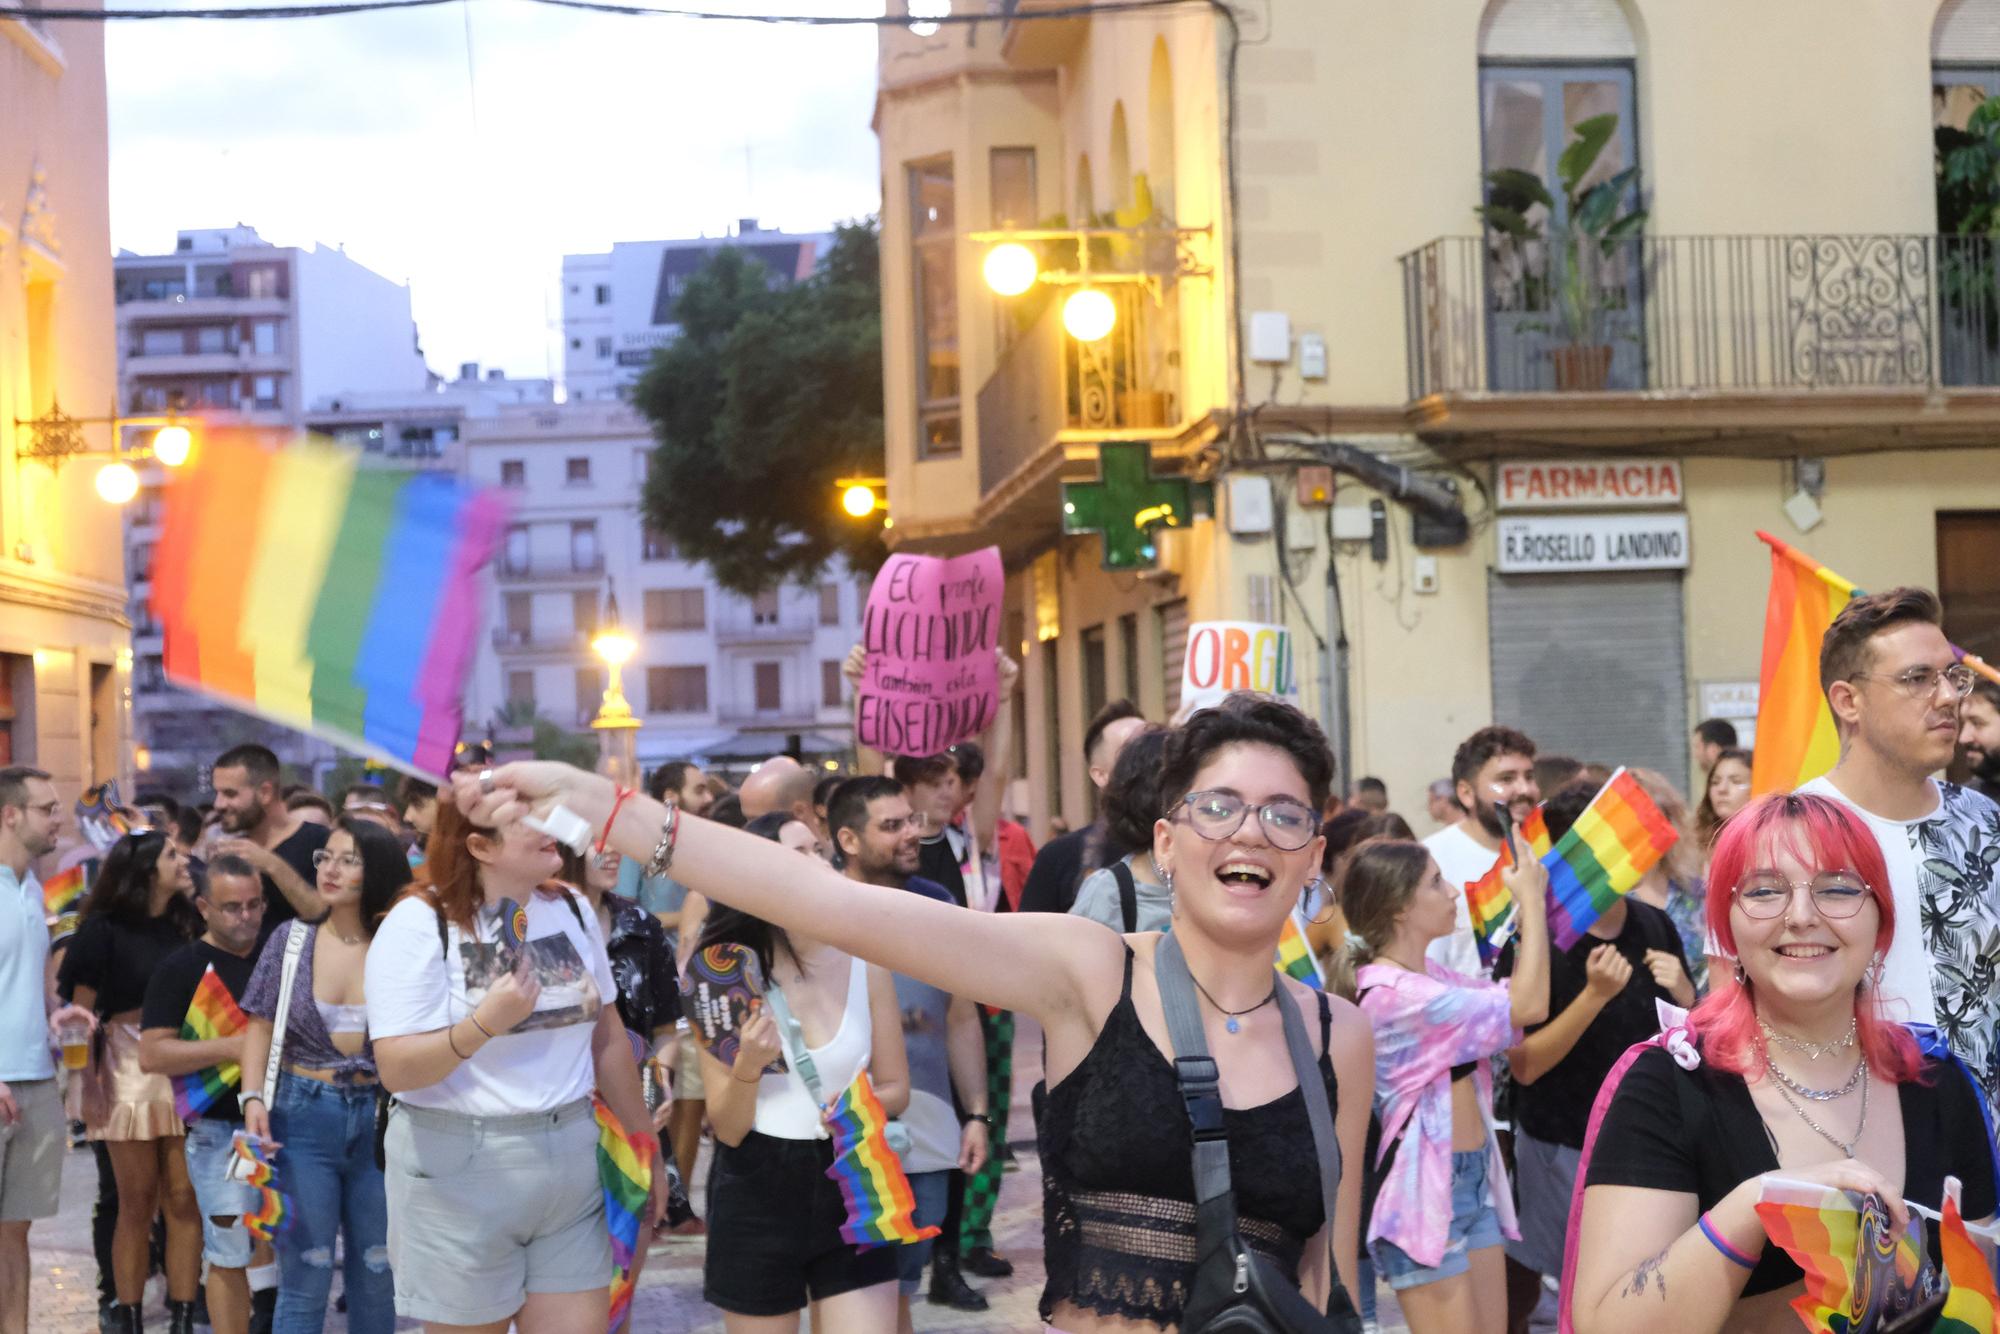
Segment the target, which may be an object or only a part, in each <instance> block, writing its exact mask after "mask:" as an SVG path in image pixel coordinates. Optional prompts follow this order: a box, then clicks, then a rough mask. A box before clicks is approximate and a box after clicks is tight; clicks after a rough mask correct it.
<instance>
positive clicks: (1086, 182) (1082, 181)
mask: <svg viewBox="0 0 2000 1334" xmlns="http://www.w3.org/2000/svg"><path fill="white" fill-rule="evenodd" d="M1074 205H1075V208H1074V211H1073V212H1072V214H1071V216H1070V225H1071V226H1073V227H1088V226H1090V220H1091V219H1092V218H1094V217H1096V216H1097V190H1096V187H1095V186H1093V185H1092V184H1091V180H1090V154H1088V153H1078V154H1077V155H1076V198H1075V200H1074Z"/></svg>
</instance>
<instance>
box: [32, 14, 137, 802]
mask: <svg viewBox="0 0 2000 1334" xmlns="http://www.w3.org/2000/svg"><path fill="white" fill-rule="evenodd" d="M105 117H106V112H105V87H104V38H103V32H102V29H101V28H100V27H99V26H98V25H95V24H88V23H65V24H53V23H48V24H45V23H42V22H40V21H39V20H22V19H0V763H21V764H33V765H35V766H37V767H39V768H43V769H46V770H48V771H49V772H50V773H51V774H53V775H54V776H55V779H56V781H57V784H58V786H59V788H60V789H61V790H62V791H63V792H64V794H65V796H68V795H73V794H74V793H75V792H76V791H77V790H78V789H79V788H81V787H84V786H89V785H93V784H96V783H101V782H104V781H105V780H107V779H113V778H119V777H121V776H128V775H129V773H130V771H131V759H132V757H131V754H130V742H129V737H130V726H129V720H130V712H131V702H130V701H131V689H130V678H131V648H130V645H131V638H130V623H129V619H128V617H127V614H126V583H125V556H124V544H123V539H122V535H121V518H120V513H119V509H118V507H117V506H115V505H111V504H107V503H106V502H105V501H104V500H102V499H100V498H99V497H98V495H97V492H96V489H95V486H94V481H95V475H96V472H97V470H98V468H99V467H101V466H102V465H103V464H104V463H105V461H106V460H105V458H104V457H103V456H102V455H101V454H100V455H99V456H98V457H91V456H89V455H84V456H76V457H70V458H68V459H67V460H66V461H63V462H61V463H59V464H56V463H54V462H53V461H52V460H47V459H44V458H42V457H39V455H40V454H41V453H42V452H43V451H45V450H46V449H47V448H48V447H49V446H50V445H51V444H52V443H53V442H54V441H56V440H57V439H59V438H60V436H61V435H62V434H63V433H61V432H55V433H52V432H50V431H48V430H47V429H46V421H45V426H44V429H42V430H38V429H37V428H36V427H35V426H34V425H32V424H31V423H34V422H35V421H36V420H37V419H47V418H48V417H49V414H51V413H52V412H53V411H54V410H55V409H56V408H58V407H60V408H61V410H62V412H63V413H64V414H66V415H67V416H68V417H70V418H76V419H88V418H100V419H102V418H108V417H109V416H110V415H111V414H112V412H113V410H114V398H115V392H116V374H115V360H116V358H115V354H114V341H113V325H112V301H111V295H112V292H111V236H110V206H109V184H108V178H109V154H108V149H107V139H106V120H105ZM111 429H112V428H111V426H110V424H109V422H108V421H98V422H89V421H85V422H82V423H81V424H78V425H76V426H75V427H74V430H75V431H76V432H80V433H81V443H82V444H83V445H85V446H86V447H87V448H89V449H91V450H94V451H108V450H109V449H110V447H111V440H112V437H111ZM69 438H70V439H71V440H72V441H74V440H76V439H77V437H76V436H74V435H71V436H70V437H69ZM126 795H127V796H128V797H129V796H130V791H129V783H128V784H127V793H126Z"/></svg>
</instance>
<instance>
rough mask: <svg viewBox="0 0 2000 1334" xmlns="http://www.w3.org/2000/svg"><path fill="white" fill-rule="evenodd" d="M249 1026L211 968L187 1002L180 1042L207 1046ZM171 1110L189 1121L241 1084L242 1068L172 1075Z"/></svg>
mask: <svg viewBox="0 0 2000 1334" xmlns="http://www.w3.org/2000/svg"><path fill="white" fill-rule="evenodd" d="M248 1023H249V1021H248V1020H247V1019H245V1018H244V1016H243V1010H242V1007H241V1006H239V1005H237V1003H236V998H235V997H234V996H232V995H230V994H229V988H228V987H227V986H225V985H223V982H222V976H221V974H219V973H217V972H216V971H215V965H214V964H210V965H209V966H208V971H207V972H205V973H203V974H202V975H201V981H200V982H199V983H197V984H196V986H195V989H194V999H193V1000H191V1001H189V1002H188V1011H187V1017H186V1018H185V1019H183V1020H181V1034H180V1035H181V1039H182V1040H183V1041H185V1042H206V1041H208V1040H209V1039H210V1038H226V1037H233V1036H235V1035H236V1034H238V1033H241V1032H242V1031H243V1029H244V1027H245V1026H246V1025H247V1024H248ZM171 1082H172V1083H173V1086H174V1110H175V1111H176V1112H178V1113H179V1114H180V1118H181V1120H183V1121H192V1120H194V1119H195V1118H196V1117H197V1116H200V1115H201V1114H202V1113H203V1112H206V1111H207V1110H208V1109H209V1108H211V1107H213V1106H214V1105H215V1102H216V1099H218V1098H221V1097H223V1096H224V1095H225V1094H227V1093H228V1092H229V1090H231V1089H233V1088H235V1087H236V1086H237V1085H239V1084H241V1083H242V1082H243V1067H242V1066H240V1065H238V1064H237V1063H236V1062H234V1061H224V1062H223V1063H222V1064H221V1065H211V1066H209V1067H207V1068H206V1069H202V1070H197V1071H195V1072H194V1073H193V1074H189V1075H175V1076H174V1077H173V1079H172V1081H171Z"/></svg>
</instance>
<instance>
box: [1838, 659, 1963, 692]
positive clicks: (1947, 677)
mask: <svg viewBox="0 0 2000 1334" xmlns="http://www.w3.org/2000/svg"><path fill="white" fill-rule="evenodd" d="M1854 677H1855V679H1857V680H1867V681H1887V682H1888V683H1889V684H1890V685H1892V686H1894V687H1896V689H1898V690H1900V691H1902V692H1903V693H1904V694H1905V695H1907V696H1909V697H1910V698H1911V699H1929V698H1931V697H1932V696H1933V695H1935V694H1937V688H1938V682H1940V681H1942V682H1943V683H1944V686H1945V691H1946V693H1948V694H1949V695H1950V696H1951V698H1953V699H1964V698H1965V697H1966V696H1967V695H1969V694H1971V693H1972V685H1973V682H1975V681H1977V680H1978V679H1979V678H1978V677H1977V676H1976V675H1975V674H1974V673H1973V670H1972V669H1971V668H1970V667H1968V666H1966V665H1965V664H1964V663H1962V662H1954V663H1953V664H1952V665H1951V666H1949V667H1912V668H1910V670H1909V671H1907V672H1903V673H1901V674H1900V675H1897V676H1887V675H1884V674H1883V673H1881V672H1856V673H1855V674H1854Z"/></svg>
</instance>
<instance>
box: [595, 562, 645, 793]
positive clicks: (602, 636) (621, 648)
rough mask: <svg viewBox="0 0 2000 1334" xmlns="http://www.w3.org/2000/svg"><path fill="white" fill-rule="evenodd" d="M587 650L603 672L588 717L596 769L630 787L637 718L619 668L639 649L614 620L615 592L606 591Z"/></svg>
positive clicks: (634, 774) (634, 764)
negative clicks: (593, 734) (593, 708)
mask: <svg viewBox="0 0 2000 1334" xmlns="http://www.w3.org/2000/svg"><path fill="white" fill-rule="evenodd" d="M590 648H591V651H592V652H593V653H595V654H597V656H598V657H600V658H602V659H603V660H604V665H605V667H606V668H607V675H606V678H605V685H604V698H603V699H601V700H600V701H598V705H597V716H596V717H595V718H592V719H591V720H590V727H591V730H592V731H594V732H596V733H597V747H598V768H599V769H600V770H601V771H602V772H604V773H605V774H606V775H608V776H609V777H611V778H612V779H614V780H616V781H617V782H619V783H621V784H624V785H626V786H630V785H631V784H632V783H634V782H636V781H637V779H638V754H637V742H638V738H637V737H636V736H634V735H633V734H634V733H635V732H637V731H638V730H639V720H638V719H637V718H635V717H633V716H632V705H631V702H630V701H628V700H627V699H626V698H625V681H624V676H623V668H624V666H625V664H626V663H628V662H630V661H631V660H632V655H633V654H634V653H637V652H638V651H639V645H638V643H637V641H635V640H634V639H633V638H632V636H631V635H630V634H629V633H627V631H626V629H625V627H624V625H623V624H621V623H620V622H619V619H618V592H617V590H616V589H615V588H613V589H609V590H607V592H606V593H605V596H604V615H603V617H602V618H601V619H600V620H599V621H598V624H597V633H596V634H595V635H593V636H592V637H591V640H590Z"/></svg>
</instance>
